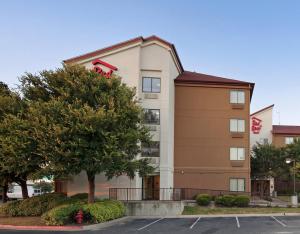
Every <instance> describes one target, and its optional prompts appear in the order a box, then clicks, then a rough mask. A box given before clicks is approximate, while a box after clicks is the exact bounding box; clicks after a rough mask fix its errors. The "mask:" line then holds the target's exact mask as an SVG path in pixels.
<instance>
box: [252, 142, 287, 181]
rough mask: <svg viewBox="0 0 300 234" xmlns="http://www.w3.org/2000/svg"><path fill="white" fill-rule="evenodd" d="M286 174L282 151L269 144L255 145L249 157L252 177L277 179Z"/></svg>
mask: <svg viewBox="0 0 300 234" xmlns="http://www.w3.org/2000/svg"><path fill="white" fill-rule="evenodd" d="M285 172H286V164H285V158H284V153H283V149H280V148H276V147H275V146H274V145H271V144H257V145H255V146H254V147H253V152H252V157H251V176H252V177H254V178H255V177H258V178H259V177H269V176H272V177H278V176H281V175H283V174H285Z"/></svg>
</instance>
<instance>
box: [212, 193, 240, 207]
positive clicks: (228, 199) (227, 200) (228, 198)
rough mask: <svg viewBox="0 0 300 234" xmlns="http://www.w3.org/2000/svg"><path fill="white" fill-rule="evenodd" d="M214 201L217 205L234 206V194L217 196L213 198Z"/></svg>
mask: <svg viewBox="0 0 300 234" xmlns="http://www.w3.org/2000/svg"><path fill="white" fill-rule="evenodd" d="M215 202H216V204H217V205H221V206H227V207H230V206H234V202H235V196H233V195H223V196H219V197H217V198H216V199H215Z"/></svg>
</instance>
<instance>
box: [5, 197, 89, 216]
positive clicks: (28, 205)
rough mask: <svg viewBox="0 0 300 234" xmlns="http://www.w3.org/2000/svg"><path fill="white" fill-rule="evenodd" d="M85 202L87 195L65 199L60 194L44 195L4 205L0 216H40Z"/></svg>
mask: <svg viewBox="0 0 300 234" xmlns="http://www.w3.org/2000/svg"><path fill="white" fill-rule="evenodd" d="M86 201H87V194H76V195H74V196H72V197H67V196H66V195H64V194H62V193H46V194H42V195H39V196H36V197H30V198H28V199H25V200H19V201H12V202H8V203H5V204H3V205H2V206H1V207H0V214H1V215H5V216H40V215H42V214H43V213H45V212H47V211H48V210H51V209H52V208H54V207H57V206H59V205H63V204H73V203H80V202H81V203H84V202H86Z"/></svg>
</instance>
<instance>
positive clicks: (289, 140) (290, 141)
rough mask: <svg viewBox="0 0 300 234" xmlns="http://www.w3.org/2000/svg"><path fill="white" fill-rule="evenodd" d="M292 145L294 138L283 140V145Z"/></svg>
mask: <svg viewBox="0 0 300 234" xmlns="http://www.w3.org/2000/svg"><path fill="white" fill-rule="evenodd" d="M293 143H294V137H286V138H285V144H287V145H288V144H293Z"/></svg>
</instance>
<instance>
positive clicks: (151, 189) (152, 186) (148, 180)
mask: <svg viewBox="0 0 300 234" xmlns="http://www.w3.org/2000/svg"><path fill="white" fill-rule="evenodd" d="M159 187H160V186H159V175H155V176H146V177H144V178H143V200H159V190H160V189H159Z"/></svg>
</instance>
